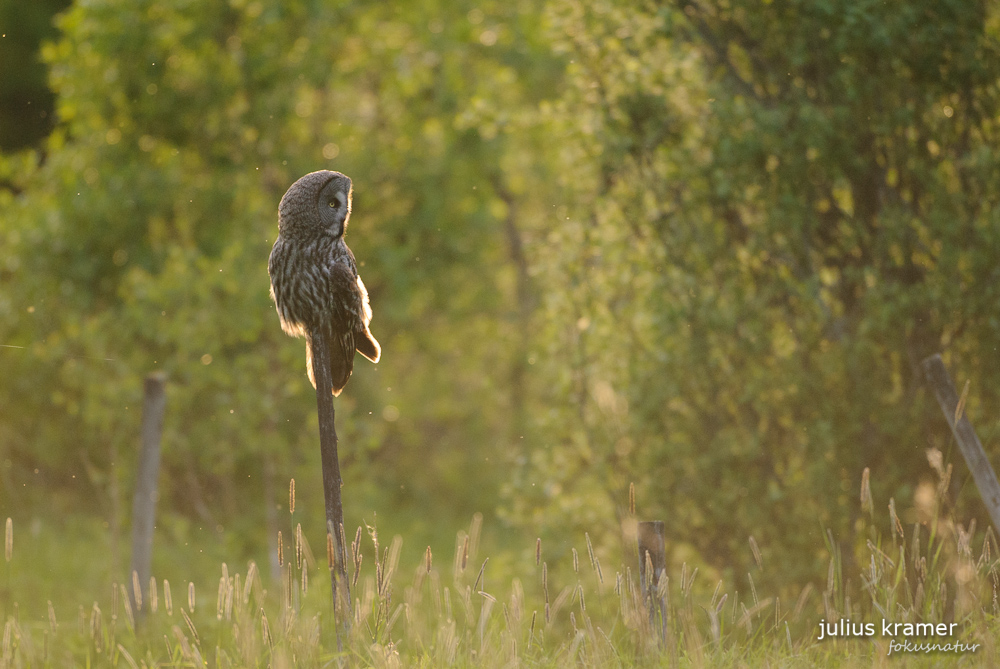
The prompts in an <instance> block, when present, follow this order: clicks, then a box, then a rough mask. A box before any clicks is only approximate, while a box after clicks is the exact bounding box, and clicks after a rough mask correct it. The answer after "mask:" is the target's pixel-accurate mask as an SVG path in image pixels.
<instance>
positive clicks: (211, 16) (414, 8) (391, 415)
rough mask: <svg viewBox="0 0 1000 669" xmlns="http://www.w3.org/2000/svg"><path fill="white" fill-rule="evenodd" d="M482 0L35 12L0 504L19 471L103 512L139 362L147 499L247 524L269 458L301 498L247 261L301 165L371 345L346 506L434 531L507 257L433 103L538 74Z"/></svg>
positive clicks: (352, 428) (8, 272)
mask: <svg viewBox="0 0 1000 669" xmlns="http://www.w3.org/2000/svg"><path fill="white" fill-rule="evenodd" d="M484 9H490V8H488V7H487V8H483V9H480V8H479V7H477V6H474V5H473V4H472V3H460V4H458V5H456V4H453V3H441V2H436V1H430V2H424V3H414V4H412V5H411V6H409V7H407V8H403V9H402V10H400V9H397V8H393V9H392V10H390V9H389V8H387V7H380V6H371V5H368V4H364V3H354V4H351V3H348V4H341V5H339V6H336V7H334V6H332V5H329V4H324V3H313V2H284V1H282V2H270V3H264V2H232V3H229V4H228V5H225V6H212V7H205V6H201V5H195V4H191V3H188V2H163V3H155V4H153V3H124V2H120V1H117V0H101V1H98V2H91V3H87V4H86V5H79V6H76V7H74V8H73V9H71V10H70V11H69V12H67V13H66V14H64V15H63V16H62V17H61V18H60V21H59V27H60V30H61V31H62V35H63V37H62V38H61V39H60V40H59V41H58V42H56V43H54V44H51V45H48V46H47V47H46V48H45V51H44V55H45V59H46V62H47V63H48V64H49V66H50V68H51V71H52V77H51V81H52V85H53V87H54V90H55V92H56V95H57V111H58V115H59V123H58V125H57V127H56V130H55V132H54V134H53V135H52V137H51V138H50V140H49V141H48V143H47V147H46V151H47V152H48V156H47V159H46V160H45V162H44V164H38V162H37V159H36V158H35V157H34V156H33V155H31V154H24V155H17V156H8V157H7V158H6V159H5V161H4V163H3V167H2V170H3V175H2V176H3V177H5V178H6V179H8V180H9V181H10V182H12V183H13V184H14V185H15V189H11V190H6V191H2V193H0V197H2V198H3V203H2V204H3V206H4V208H5V210H6V211H7V212H9V216H6V217H5V218H4V221H3V223H2V224H0V225H2V228H0V235H3V237H4V242H6V243H5V244H4V245H3V248H4V251H3V263H4V264H3V265H0V267H2V273H0V280H2V282H3V284H4V286H5V287H13V286H17V290H4V291H3V297H0V341H2V342H4V343H5V344H8V346H18V347H24V348H23V349H11V350H9V351H8V353H5V354H4V355H3V356H2V358H0V368H2V369H0V376H2V377H3V378H5V379H10V381H9V382H8V383H5V384H3V387H2V388H0V403H2V404H3V405H4V406H5V407H11V408H13V410H12V411H10V412H9V413H8V412H6V411H5V413H4V416H3V418H2V419H0V431H2V433H3V435H4V436H5V439H4V440H3V445H2V446H0V448H2V449H3V452H2V453H0V458H3V459H5V461H6V462H7V465H6V469H5V471H4V475H5V476H7V477H8V478H9V480H10V481H11V484H12V485H11V486H9V487H8V486H5V487H4V491H5V493H4V494H5V495H6V496H8V497H7V498H6V499H5V500H4V501H5V503H6V504H11V503H12V502H13V498H12V497H10V495H11V494H12V492H11V491H13V490H14V489H15V488H21V487H22V485H23V484H22V482H23V481H25V480H30V481H32V483H33V484H34V483H35V482H39V481H42V479H38V478H32V472H34V471H35V470H36V469H37V470H38V471H39V472H45V474H44V476H43V478H44V482H43V483H40V484H39V485H38V486H37V487H35V486H34V485H33V486H32V488H31V489H32V490H35V491H36V494H48V491H47V488H46V486H47V485H52V484H56V483H58V484H59V485H60V487H61V488H62V492H61V495H64V497H62V498H60V497H56V498H55V500H54V501H55V502H56V503H57V504H62V505H63V506H64V508H69V507H70V506H73V507H74V508H80V506H79V503H78V500H79V498H80V497H81V494H82V492H83V490H86V489H88V488H91V487H93V488H96V489H97V490H98V491H99V492H101V493H102V494H101V495H99V496H98V497H97V499H98V500H99V506H100V508H101V510H102V511H104V512H105V513H108V514H114V513H117V512H116V511H115V509H116V508H117V504H118V503H117V502H116V496H117V495H119V493H117V492H116V491H118V490H120V489H122V488H123V487H126V486H128V485H129V481H130V480H131V476H132V474H131V471H132V462H133V460H134V458H133V455H132V450H133V449H132V444H133V443H134V439H135V435H136V434H137V421H138V410H137V408H138V406H139V397H138V393H139V387H140V381H141V378H142V375H143V374H144V373H146V372H147V371H149V370H150V369H152V368H161V369H164V370H165V371H167V372H168V374H169V378H170V385H169V391H168V392H169V399H168V408H167V421H166V426H165V434H164V451H163V467H164V471H165V475H164V479H165V480H164V482H163V485H162V488H161V494H162V496H163V497H164V499H165V503H164V504H163V505H161V507H160V508H161V509H171V510H173V512H175V513H176V514H178V515H179V516H181V517H188V518H193V519H196V520H197V524H198V525H201V526H205V527H209V528H217V527H222V528H226V529H234V530H237V532H235V533H234V535H235V536H239V537H243V538H244V540H246V541H249V542H252V541H255V540H259V538H260V536H261V532H260V526H259V521H260V519H261V518H262V517H263V514H262V513H250V514H248V513H246V510H247V508H254V505H255V504H257V502H256V501H254V500H258V499H260V497H261V496H262V486H263V485H264V484H263V483H262V481H261V478H262V475H263V472H265V471H267V467H265V466H264V465H263V464H262V460H267V459H271V460H274V461H277V462H278V465H279V466H278V467H276V468H275V471H276V472H279V473H280V474H278V475H279V476H281V477H282V478H285V477H288V476H289V475H293V474H298V473H301V472H302V471H303V470H304V471H305V472H306V473H305V474H304V475H301V476H298V477H297V478H298V481H299V495H300V497H303V498H304V499H306V500H308V499H309V497H310V496H311V495H312V496H314V497H315V500H316V504H315V505H313V506H314V507H315V509H317V510H319V511H322V502H321V499H322V497H321V493H320V491H319V486H318V481H319V477H318V449H317V447H316V443H317V442H316V428H315V425H314V423H315V418H314V416H313V414H312V412H311V410H310V407H311V400H310V399H309V398H310V393H311V392H312V390H311V388H310V387H309V385H308V381H307V380H306V379H305V376H304V375H303V374H302V369H303V365H302V355H303V350H302V344H301V342H295V341H291V340H286V339H287V338H285V337H284V336H283V335H282V334H281V332H280V330H279V328H278V325H277V316H276V315H275V314H274V313H273V308H272V306H271V304H270V300H269V298H268V294H267V288H268V279H267V272H266V260H267V255H268V253H269V250H270V244H271V243H272V242H273V241H274V237H275V236H276V227H275V226H276V207H277V202H278V199H279V198H280V196H281V193H282V192H284V190H285V189H286V188H287V186H288V185H289V184H290V183H291V182H292V181H294V180H295V179H296V178H297V177H298V176H300V175H301V174H304V173H305V172H308V171H311V170H314V169H320V168H332V169H339V170H342V171H344V172H346V173H348V174H350V175H351V176H352V178H353V179H354V182H355V184H356V191H355V199H354V202H355V212H354V217H353V220H352V226H351V232H350V233H349V234H350V243H351V245H352V248H353V249H354V250H355V253H356V254H357V257H358V258H359V261H360V262H361V263H362V264H365V265H366V267H365V269H364V274H365V276H366V280H367V283H368V286H369V291H370V292H371V295H372V304H373V307H374V311H375V318H374V320H373V323H372V327H373V328H374V329H375V331H377V332H378V335H377V336H378V337H379V338H380V341H382V343H383V346H384V349H385V351H386V358H385V359H386V363H385V364H383V365H380V366H378V367H377V368H376V367H368V368H365V369H361V368H360V367H359V369H358V370H357V371H356V374H355V378H354V380H353V381H352V384H351V388H352V392H350V393H346V394H345V395H344V396H343V397H342V398H341V399H340V400H339V401H338V418H339V432H340V436H341V439H342V440H343V444H344V447H343V449H342V450H343V453H344V458H345V463H344V465H345V479H346V481H347V482H346V489H345V505H346V507H347V514H348V516H349V517H350V518H351V520H352V522H358V521H360V520H361V519H362V518H363V517H364V518H368V519H369V520H371V517H370V516H369V515H368V514H369V513H370V512H372V511H374V512H379V513H380V515H381V516H382V517H383V518H385V521H384V522H382V523H380V524H382V526H383V530H384V531H392V528H393V527H402V526H404V525H406V524H408V523H411V524H413V526H412V527H411V530H412V533H413V534H414V535H415V536H420V535H421V534H426V535H430V536H432V537H437V536H443V537H445V540H446V541H448V542H449V543H450V542H451V541H452V539H453V531H454V528H455V526H456V525H457V524H458V523H459V522H464V520H465V519H466V518H467V517H468V515H469V514H471V513H472V512H474V511H478V510H484V509H485V510H487V511H488V510H489V509H490V507H491V506H492V505H493V504H495V500H496V497H497V489H498V486H499V482H500V477H501V473H502V471H503V470H502V469H501V468H499V467H497V466H496V465H497V464H499V462H500V461H501V459H502V455H503V449H504V447H505V446H506V443H507V440H509V439H510V438H511V436H510V435H511V433H512V428H510V427H509V426H508V421H507V414H506V407H507V406H508V405H509V403H510V401H511V397H510V394H509V392H508V387H507V384H506V377H507V374H506V372H504V371H503V370H505V369H510V368H512V367H513V366H514V365H515V363H516V360H517V359H519V357H518V356H519V353H518V352H517V351H516V350H514V349H512V348H511V347H508V346H505V345H497V343H496V342H497V340H498V339H499V340H505V339H509V338H511V337H513V336H515V333H516V332H517V330H518V315H517V314H518V311H517V305H515V304H514V292H513V291H512V290H511V289H510V282H509V280H508V277H509V276H510V274H511V273H512V271H514V270H512V268H513V267H514V266H515V261H514V260H513V258H512V255H511V254H510V253H509V252H508V248H509V243H508V241H509V234H508V231H507V230H506V229H505V228H504V224H505V222H506V221H507V220H508V218H507V214H506V210H505V209H504V207H503V205H502V202H500V201H499V200H498V198H497V196H496V195H494V194H493V193H492V190H491V183H493V181H494V180H495V179H496V175H497V173H498V172H497V170H496V168H490V169H484V166H489V165H491V164H492V163H493V162H494V160H495V157H496V156H497V155H499V149H498V143H499V142H498V141H492V140H493V139H494V138H495V136H496V132H494V133H493V135H492V136H484V135H482V134H481V133H480V132H478V131H477V130H476V129H473V128H470V127H468V126H467V125H463V123H461V122H460V121H458V120H456V119H458V118H459V117H460V116H461V115H462V113H463V112H464V110H465V108H466V105H467V104H469V100H470V98H472V97H473V96H474V94H475V91H476V90H478V89H479V87H481V86H482V85H483V83H482V81H484V80H485V81H489V80H493V77H494V75H495V73H496V72H497V71H503V73H504V74H503V76H504V77H505V78H506V82H507V84H508V90H507V94H508V96H509V99H510V101H511V103H512V104H515V103H517V101H518V100H519V99H520V98H521V97H523V96H528V97H530V96H531V95H535V96H540V95H541V94H542V92H543V91H545V90H546V88H547V87H546V86H544V85H543V84H544V82H545V81H546V80H547V79H548V78H551V77H552V76H553V75H554V74H555V73H556V72H557V70H555V69H547V66H546V63H547V62H550V60H551V59H548V58H547V56H546V53H545V52H544V51H541V52H540V53H539V54H538V56H539V57H538V58H537V59H535V58H532V56H531V54H530V53H529V52H530V51H531V50H532V49H536V48H538V47H537V45H533V44H532V43H531V42H529V41H527V40H526V39H525V38H524V37H523V36H522V35H523V34H524V33H522V31H525V32H526V33H529V34H530V31H531V30H532V26H531V22H530V20H529V19H528V18H526V17H527V16H528V15H527V13H526V12H525V11H523V9H524V8H523V7H518V6H516V5H510V4H506V3H505V4H503V5H500V4H497V5H496V6H494V7H492V9H490V12H491V13H487V12H485V11H484ZM518 22H522V23H523V25H520V24H519V23H518ZM529 62H530V63H532V67H531V69H530V71H526V72H525V76H524V78H523V79H522V78H519V77H517V76H515V75H514V68H515V67H524V68H526V67H527V63H529ZM15 192H20V193H21V194H20V195H15ZM369 276H370V277H371V278H370V279H369V278H368V277H369ZM15 352H16V353H15ZM498 371H499V377H498V376H497V374H496V373H497V372H498ZM69 434H72V435H74V438H73V447H72V449H71V450H70V451H69V454H70V455H69V457H67V455H68V451H67V442H66V435H69ZM81 465H82V467H81ZM81 470H82V471H85V472H87V474H88V476H87V477H86V480H84V477H82V476H81V477H77V478H76V479H75V480H74V478H73V477H74V476H75V474H76V473H77V472H78V471H81ZM119 479H121V480H119ZM311 482H315V483H317V485H316V486H314V487H311V486H310V483H311ZM19 484H20V485H19ZM280 487H281V486H279V487H278V489H279V490H280ZM126 489H127V488H126ZM278 496H279V497H281V495H280V494H279V495H278ZM265 503H267V504H273V503H275V500H266V502H265ZM278 503H280V500H278ZM109 505H110V506H109ZM260 508H262V507H260ZM300 508H303V506H301V505H300ZM306 508H308V507H306ZM427 509H433V510H434V512H433V513H431V512H428V511H427ZM390 512H391V513H390ZM442 515H443V516H444V517H442ZM448 519H451V520H452V521H453V522H449V520H448ZM314 520H315V523H314V524H315V525H316V526H317V527H322V513H318V514H317V515H316V517H315V519H314ZM184 526H185V525H184V524H183V523H174V522H173V521H170V522H166V523H165V527H167V528H170V527H176V528H182V529H178V530H177V531H178V532H180V531H187V530H183V527H184ZM421 541H423V540H422V539H421V540H420V541H415V542H414V545H419V544H420V543H421Z"/></svg>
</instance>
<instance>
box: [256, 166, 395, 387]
mask: <svg viewBox="0 0 1000 669" xmlns="http://www.w3.org/2000/svg"><path fill="white" fill-rule="evenodd" d="M351 195H352V188H351V180H350V179H349V178H348V177H347V176H346V175H344V174H341V173H340V172H330V171H327V170H321V171H319V172H312V173H310V174H307V175H305V176H304V177H302V178H301V179H299V180H298V181H296V182H295V183H293V184H292V186H291V188H289V189H288V191H287V192H286V193H285V195H284V197H282V198H281V203H280V204H279V205H278V239H277V241H275V242H274V248H273V249H271V257H270V259H269V260H268V263H267V273H268V274H269V275H270V276H271V299H273V300H274V304H275V306H277V308H278V317H279V318H280V319H281V328H282V329H283V330H284V331H285V332H286V333H287V334H289V335H291V336H293V337H303V336H304V337H305V338H306V370H307V371H308V373H309V380H310V381H311V382H312V384H313V387H315V386H316V379H315V378H314V377H313V367H312V346H313V342H312V335H311V333H312V332H314V331H315V330H316V329H317V328H322V330H323V333H324V334H325V336H326V340H327V342H328V344H329V350H330V368H331V369H330V371H331V376H332V378H333V394H334V395H339V394H340V391H341V390H343V389H344V386H345V385H347V380H348V379H349V378H350V376H351V372H352V371H353V370H354V351H355V350H356V351H358V352H359V353H361V355H363V356H365V357H366V358H368V359H369V360H371V361H372V362H378V360H379V357H380V356H381V352H382V351H381V348H380V347H379V344H378V342H377V341H376V340H375V337H373V336H372V333H371V332H370V331H369V329H368V323H369V322H371V319H372V310H371V307H370V306H369V305H368V291H367V290H366V289H365V284H364V283H362V281H361V277H360V276H358V266H357V263H356V262H355V261H354V254H353V253H351V249H349V248H347V244H345V243H344V232H345V231H346V230H347V220H348V219H349V218H350V216H351Z"/></svg>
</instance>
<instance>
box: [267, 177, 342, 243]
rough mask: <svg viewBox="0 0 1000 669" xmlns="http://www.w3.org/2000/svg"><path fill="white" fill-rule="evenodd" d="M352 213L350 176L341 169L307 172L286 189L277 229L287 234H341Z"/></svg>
mask: <svg viewBox="0 0 1000 669" xmlns="http://www.w3.org/2000/svg"><path fill="white" fill-rule="evenodd" d="M350 216H351V179H350V178H349V177H348V176H347V175H345V174H341V173H340V172H331V171H329V170H320V171H319V172H310V173H309V174H307V175H305V176H304V177H302V178H301V179H299V180H298V181H296V182H295V183H293V184H292V185H291V187H290V188H289V189H288V190H287V191H286V192H285V195H284V196H283V197H282V198H281V203H280V204H279V205H278V231H279V232H280V233H281V234H283V235H286V236H307V237H312V236H322V235H329V236H332V237H342V236H343V235H344V232H345V231H346V230H347V219H349V218H350Z"/></svg>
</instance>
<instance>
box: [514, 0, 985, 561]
mask: <svg viewBox="0 0 1000 669" xmlns="http://www.w3.org/2000/svg"><path fill="white" fill-rule="evenodd" d="M548 8H549V14H548V16H549V18H550V26H551V28H550V31H549V33H548V35H549V38H550V39H551V41H552V44H553V47H554V49H556V50H557V51H558V52H559V53H563V54H565V57H566V58H567V59H568V61H569V64H568V67H567V80H566V87H565V89H563V90H561V91H560V93H559V95H558V96H556V97H555V98H554V99H553V100H552V102H551V103H550V104H546V105H544V106H542V107H540V108H539V110H538V113H537V114H536V115H535V116H534V119H533V120H532V121H531V122H529V124H528V125H529V127H532V128H536V129H538V132H539V134H540V135H541V136H542V137H543V138H545V139H547V140H548V142H547V145H546V148H545V149H544V150H543V151H541V152H540V154H541V155H542V156H543V157H544V165H545V166H546V169H547V177H546V178H545V179H543V183H544V184H545V186H546V188H545V189H544V190H542V191H541V193H540V194H539V197H538V198H537V199H535V202H534V207H535V209H536V211H539V212H541V211H543V210H544V209H545V208H548V210H549V212H550V213H549V215H547V216H544V217H541V216H539V217H538V218H537V219H534V220H535V221H538V222H540V223H541V225H538V226H534V227H533V229H532V230H531V232H530V234H531V238H532V243H531V244H529V246H528V257H529V258H530V259H531V265H532V271H533V272H534V273H536V274H537V275H538V276H539V277H540V278H541V280H540V283H542V284H544V285H545V286H546V287H547V289H548V290H547V292H546V295H545V306H546V310H545V318H544V323H543V324H542V329H541V330H540V332H539V335H540V336H539V341H540V342H542V345H543V346H547V347H548V348H547V350H546V351H545V353H544V354H542V355H540V356H539V359H540V360H545V361H546V363H547V364H546V365H545V366H544V373H545V375H546V378H548V379H550V383H549V384H548V387H549V388H553V389H555V391H554V392H553V393H552V394H551V395H549V396H543V397H542V398H540V399H541V400H542V401H543V402H544V404H545V406H546V407H549V412H548V414H547V415H546V414H543V416H545V417H547V418H548V419H549V421H550V422H549V423H548V425H549V430H548V431H547V439H548V440H549V441H550V443H552V442H555V443H556V444H557V446H555V447H554V448H550V449H546V450H535V451H532V452H531V453H530V454H529V455H528V458H527V461H526V466H525V467H524V468H523V469H522V470H521V472H520V474H519V475H518V476H517V478H516V479H515V480H514V482H513V483H512V484H511V487H510V488H509V490H508V503H507V508H508V512H509V513H510V515H511V517H513V518H517V519H520V520H521V521H522V522H532V523H535V522H545V523H546V524H548V525H549V526H552V527H562V528H565V529H567V530H569V529H572V530H574V531H580V530H581V526H582V528H587V527H594V525H597V526H603V527H608V526H609V523H608V520H610V512H609V509H610V508H618V509H619V515H621V511H620V509H621V505H623V504H624V503H625V493H624V491H625V490H626V488H627V486H628V483H629V481H630V480H632V481H635V482H636V483H637V486H638V490H639V495H638V496H639V499H640V506H641V508H642V510H643V513H644V515H646V516H649V517H658V518H663V519H664V520H666V521H667V524H668V536H670V537H672V539H673V545H674V547H675V551H676V552H675V555H676V556H677V559H678V560H680V559H685V558H689V557H690V549H692V548H693V549H694V551H695V553H696V554H698V555H701V556H702V559H704V560H706V561H707V562H708V563H709V565H711V566H714V567H716V568H717V569H719V570H722V571H723V573H725V572H726V570H730V569H732V570H734V571H735V573H736V574H740V573H745V572H746V571H747V567H748V566H749V564H750V553H749V551H748V549H747V544H746V541H747V537H748V535H754V536H755V537H756V539H757V542H758V543H759V544H760V545H761V546H763V547H765V548H764V556H765V561H768V562H769V563H770V565H771V568H772V570H774V571H772V572H771V573H773V574H775V578H778V579H784V580H788V581H796V580H797V581H801V580H802V579H804V578H807V577H808V576H809V575H810V574H818V573H822V569H823V566H824V564H825V560H826V557H825V554H824V552H823V551H821V550H817V549H818V548H819V547H821V546H822V545H823V538H822V531H823V529H824V528H827V527H829V528H831V529H833V531H834V532H835V534H836V536H838V537H839V538H841V539H843V540H844V542H845V545H847V546H850V545H852V541H853V534H852V533H853V530H854V526H855V525H854V520H855V514H856V509H857V504H856V503H854V502H853V500H854V499H855V496H856V495H857V493H858V484H859V480H860V474H861V470H862V469H863V468H864V467H865V466H870V467H871V468H872V481H873V485H874V486H875V488H876V495H877V498H878V499H881V500H882V503H885V502H887V501H888V497H889V495H890V494H895V495H897V497H901V498H902V500H906V502H907V503H908V501H909V500H908V498H909V493H908V492H907V491H908V489H909V488H908V486H909V485H910V484H912V483H914V482H916V481H917V480H918V479H919V478H920V477H921V476H923V475H926V474H927V473H928V472H929V469H928V468H927V463H926V459H925V458H924V456H923V450H922V449H923V448H925V447H927V446H929V445H934V444H937V445H942V446H943V445H945V444H947V440H948V436H947V432H946V428H945V426H944V423H943V422H941V421H940V416H939V415H938V414H937V412H936V411H935V408H934V405H933V403H927V402H926V401H925V397H924V394H923V393H922V392H918V390H919V386H920V377H919V371H918V370H917V368H916V366H915V365H916V363H917V362H918V361H919V360H920V359H921V358H922V357H923V356H926V355H928V354H930V353H932V352H935V351H938V350H944V351H945V352H946V355H948V356H949V358H950V360H951V362H952V364H953V365H955V366H956V375H957V376H958V377H959V378H960V379H963V380H964V379H966V378H970V379H971V380H972V383H973V386H972V387H973V388H974V389H976V391H977V393H978V398H979V399H980V400H981V401H982V402H983V405H985V406H992V405H995V404H996V403H997V401H998V399H1000V398H998V397H997V395H996V393H995V392H993V391H992V390H991V388H992V387H993V385H995V384H993V383H991V380H992V379H995V378H996V377H997V376H998V373H1000V368H998V362H1000V361H998V359H997V357H996V354H995V350H996V347H997V346H998V335H1000V330H998V327H997V322H996V319H995V318H994V317H993V316H992V315H991V314H992V312H993V310H994V308H993V305H994V304H995V303H996V299H997V295H996V294H995V293H996V290H997V289H996V286H997V282H996V281H995V280H994V277H995V274H996V272H997V269H996V267H997V265H996V259H997V253H996V249H997V247H998V246H997V245H998V243H1000V228H998V226H997V220H998V219H1000V208H998V200H997V190H996V187H995V184H996V183H997V165H998V161H997V158H998V156H997V148H998V146H997V141H996V140H997V138H996V136H995V128H994V126H995V119H996V118H997V113H998V111H1000V109H998V103H1000V98H998V85H997V84H998V81H997V72H998V71H1000V70H998V69H997V66H998V64H1000V63H998V55H1000V48H998V47H1000V41H998V39H997V38H998V34H997V29H998V26H1000V23H998V15H997V13H996V7H995V6H993V5H991V4H988V3H972V4H969V3H958V2H954V3H951V2H948V3H937V2H934V3H916V4H914V3H910V4H909V5H907V6H906V7H905V8H901V7H899V6H895V5H886V4H884V3H879V2H870V3H858V2H822V3H814V2H791V3H773V4H768V3H765V4H764V5H761V4H759V3H741V2H729V3H723V4H722V5H718V4H714V3H701V2H683V1H682V2H676V3H661V4H660V5H658V6H655V7H654V6H652V5H649V4H642V3H607V2H604V3H602V2H598V3H594V4H584V3H579V2H576V1H574V0H555V1H553V2H550V3H548ZM525 206H527V205H525ZM978 406H979V405H976V406H975V407H974V408H973V411H977V410H978ZM984 427H985V429H986V431H987V432H988V433H989V434H990V435H991V436H992V435H993V434H994V429H993V428H992V426H991V425H990V424H989V423H987V424H986V425H985V426H984ZM960 466H963V465H960ZM972 508H973V509H974V510H976V511H981V509H979V507H978V506H977V505H974V506H973V507H972ZM542 510H544V512H542ZM846 554H847V555H848V556H849V555H850V550H848V551H846ZM730 573H733V572H730Z"/></svg>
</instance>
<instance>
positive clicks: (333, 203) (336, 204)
mask: <svg viewBox="0 0 1000 669" xmlns="http://www.w3.org/2000/svg"><path fill="white" fill-rule="evenodd" d="M329 205H330V208H331V209H339V208H340V198H339V197H335V198H333V199H332V200H330V202H329Z"/></svg>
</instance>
